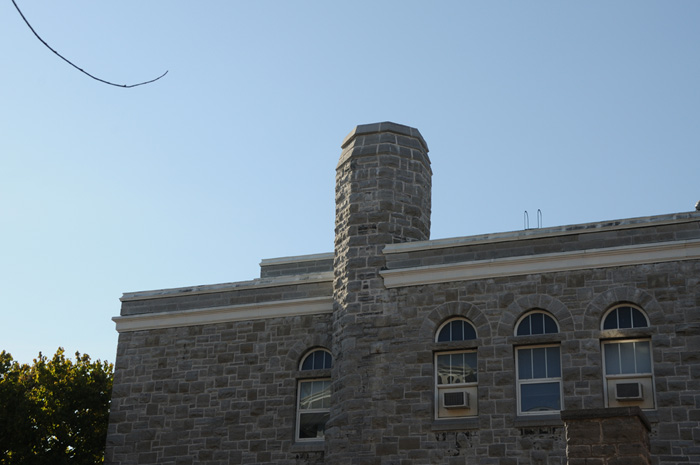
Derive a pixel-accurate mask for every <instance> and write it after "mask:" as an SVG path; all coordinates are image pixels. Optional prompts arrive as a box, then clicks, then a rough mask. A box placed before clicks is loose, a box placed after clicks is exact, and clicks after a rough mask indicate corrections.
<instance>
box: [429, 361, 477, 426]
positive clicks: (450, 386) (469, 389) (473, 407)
mask: <svg viewBox="0 0 700 465" xmlns="http://www.w3.org/2000/svg"><path fill="white" fill-rule="evenodd" d="M453 354H475V355H476V354H477V351H476V349H469V350H449V351H442V352H435V357H434V360H433V363H434V366H435V370H434V376H435V378H434V380H433V382H434V384H435V390H434V402H435V419H436V420H437V419H444V418H463V417H473V416H476V415H477V414H478V403H479V399H478V386H479V373H478V369H477V367H473V368H474V375H475V376H476V381H469V382H463V383H445V384H441V383H440V380H439V376H438V357H439V356H441V355H453ZM478 362H479V360H478V356H477V358H476V364H477V365H478ZM457 391H462V392H464V393H465V394H468V395H469V407H468V408H451V409H446V408H445V407H444V406H443V405H442V395H443V393H445V392H457Z"/></svg>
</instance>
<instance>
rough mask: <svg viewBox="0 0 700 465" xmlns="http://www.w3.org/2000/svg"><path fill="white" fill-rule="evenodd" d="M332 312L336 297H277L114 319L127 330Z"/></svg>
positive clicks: (120, 329)
mask: <svg viewBox="0 0 700 465" xmlns="http://www.w3.org/2000/svg"><path fill="white" fill-rule="evenodd" d="M332 311H333V298H332V297H330V296H328V297H314V298H309V299H296V300H277V301H274V302H262V303H255V304H245V305H231V306H226V307H210V308H200V309H196V310H181V311H176V312H163V313H145V314H139V315H128V316H115V317H114V318H112V320H113V321H114V322H115V323H116V324H117V331H118V332H120V333H124V332H130V331H144V330H149V329H162V328H177V327H181V326H197V325H208V324H216V323H226V322H230V321H247V320H261V319H266V318H282V317H290V316H300V315H314V314H320V313H331V312H332Z"/></svg>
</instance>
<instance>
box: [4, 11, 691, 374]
mask: <svg viewBox="0 0 700 465" xmlns="http://www.w3.org/2000/svg"><path fill="white" fill-rule="evenodd" d="M17 2H18V4H19V5H20V7H21V8H22V9H23V12H24V13H25V15H26V17H27V18H28V19H29V21H30V22H31V23H32V25H33V26H34V28H35V29H36V30H37V32H38V33H39V34H40V35H41V36H42V37H43V38H44V39H45V40H46V41H47V42H48V43H49V44H51V45H52V46H53V47H54V48H56V49H57V50H58V51H59V52H60V53H62V54H63V55H64V56H66V57H67V58H69V59H70V60H72V61H73V62H75V63H76V64H77V65H79V66H81V67H83V68H84V69H85V70H86V71H88V72H90V73H93V74H95V75H97V76H99V77H101V78H103V79H107V80H110V81H114V82H117V83H124V84H129V83H135V82H140V81H144V80H148V79H151V78H154V77H156V76H158V75H160V74H161V73H162V72H164V71H165V70H169V73H168V75H167V76H166V77H165V78H163V79H161V80H160V81H158V82H157V83H154V84H150V85H146V86H141V87H137V88H134V89H121V88H116V87H110V86H106V85H104V84H101V83H98V82H96V81H94V80H92V79H90V78H88V77H87V76H85V75H83V74H81V73H79V72H78V71H76V70H75V69H73V68H71V67H70V66H68V65H67V64H66V63H64V62H63V61H61V60H60V59H59V58H58V57H56V56H55V55H54V54H53V53H51V52H50V51H49V50H48V49H46V48H45V47H44V46H43V45H42V44H41V43H40V42H39V41H38V40H37V39H36V38H35V37H34V36H33V35H32V34H31V32H30V31H29V29H28V28H27V26H26V25H25V24H24V23H23V22H22V20H21V18H20V16H19V15H18V14H17V12H16V11H15V10H14V7H13V5H12V3H11V2H9V1H8V2H3V3H2V6H0V36H1V39H2V40H0V47H1V48H0V60H2V61H1V64H0V69H1V70H2V72H1V73H0V96H1V97H0V107H1V108H2V111H0V123H1V126H0V127H1V128H2V133H1V137H0V239H1V241H0V247H1V249H0V252H1V253H0V312H1V313H0V314H1V316H2V320H1V323H0V349H4V350H7V351H9V352H10V353H12V354H13V356H14V357H15V359H17V360H20V361H23V362H29V361H31V359H32V358H33V357H35V356H36V355H37V354H38V352H39V351H43V352H44V353H45V354H49V355H50V354H53V353H54V352H55V350H56V348H57V347H58V346H64V347H65V348H66V350H67V351H68V352H69V353H73V352H75V351H76V350H79V351H81V352H84V353H88V354H90V355H91V356H92V357H93V358H100V359H103V360H104V359H107V360H109V361H114V358H115V351H116V344H117V333H116V332H115V330H114V324H113V322H112V321H111V318H112V317H113V316H115V315H118V313H119V308H120V302H119V297H120V296H121V295H122V293H123V292H130V291H139V290H150V289H161V288H171V287H180V286H188V285H199V284H214V283H222V282H232V281H243V280H249V279H253V278H255V277H257V276H258V273H259V267H258V264H259V262H260V259H262V258H273V257H281V256H290V255H301V254H309V253H321V252H331V251H332V250H333V228H334V203H333V197H334V176H335V166H336V163H337V160H338V158H339V156H340V143H341V141H342V139H343V138H344V136H345V135H346V134H347V133H348V132H349V131H350V130H351V129H352V128H353V127H354V126H355V125H357V124H363V123H372V122H378V121H387V120H389V121H395V122H398V123H402V124H407V125H410V126H413V127H416V128H418V129H419V130H420V131H421V133H422V134H423V136H424V137H425V139H426V140H427V142H428V145H429V147H430V155H431V159H432V162H433V172H434V177H433V185H434V187H433V216H432V220H433V229H432V238H435V239H437V238H444V237H456V236H467V235H472V234H481V233H490V232H501V231H512V230H517V229H522V227H523V212H524V211H525V210H528V211H529V212H530V218H531V220H530V222H531V225H534V223H535V220H534V216H535V212H536V211H537V209H538V208H539V209H541V210H542V212H543V220H544V225H545V226H554V225H563V224H572V223H583V222H590V221H599V220H601V221H602V220H609V219H616V218H628V217H636V216H650V215H656V214H663V213H675V212H682V211H690V210H693V209H694V205H695V202H696V201H697V200H700V183H699V182H698V175H699V174H700V130H699V128H700V84H699V83H700V27H699V26H698V25H700V2H697V1H673V2H665V1H664V2H662V1H658V2H648V1H637V0H635V1H616V2H604V1H587V2H559V1H549V2H541V1H536V2H515V1H512V2H501V1H494V2H483V1H479V2H476V1H474V2H470V1H444V2H426V1H405V0H404V1H353V2H329V1H296V2H287V1H277V2H273V1H246V2H242V1H212V2H192V1H187V2H185V1H174V0H168V1H161V0H149V1H133V0H125V1H121V2H95V1H85V0H71V1H70V2H69V1H52V2H48V1H44V2H29V1H26V0H17Z"/></svg>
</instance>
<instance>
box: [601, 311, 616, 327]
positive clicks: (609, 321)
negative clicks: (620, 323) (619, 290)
mask: <svg viewBox="0 0 700 465" xmlns="http://www.w3.org/2000/svg"><path fill="white" fill-rule="evenodd" d="M616 328H617V309H615V310H613V311H612V312H610V313H608V316H606V317H605V321H604V322H603V329H616Z"/></svg>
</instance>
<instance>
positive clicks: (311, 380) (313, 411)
mask: <svg viewBox="0 0 700 465" xmlns="http://www.w3.org/2000/svg"><path fill="white" fill-rule="evenodd" d="M318 352H324V353H325V354H328V355H329V356H330V366H325V364H324V366H321V367H316V366H315V365H313V364H312V366H311V367H310V368H306V369H304V368H303V367H304V363H305V362H306V360H307V359H308V358H309V357H313V356H314V355H315V354H316V353H318ZM324 361H325V357H324ZM332 366H333V355H332V354H331V352H330V351H329V350H328V349H325V348H323V347H316V348H314V349H311V350H309V351H308V352H307V353H306V355H304V356H303V357H302V359H301V361H300V362H299V371H300V373H302V374H303V375H308V376H309V377H308V378H306V377H304V378H300V379H298V380H297V398H296V421H295V428H294V429H295V433H294V439H295V441H297V442H313V441H323V440H324V437H325V434H324V432H325V425H324V429H323V432H322V433H321V435H320V436H316V437H311V438H302V437H301V418H302V416H303V415H307V414H330V388H331V378H329V377H319V376H316V377H314V376H313V375H314V374H315V373H317V374H322V373H323V372H321V373H319V371H320V370H326V373H327V370H329V369H330V368H331V367H332ZM319 381H323V382H327V383H328V386H327V387H326V388H325V389H324V390H323V391H322V392H324V391H325V390H326V389H327V390H328V393H327V397H328V402H327V404H328V405H327V406H326V407H319V408H307V409H302V408H301V400H302V399H301V393H302V386H303V385H304V384H309V383H314V382H319Z"/></svg>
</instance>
